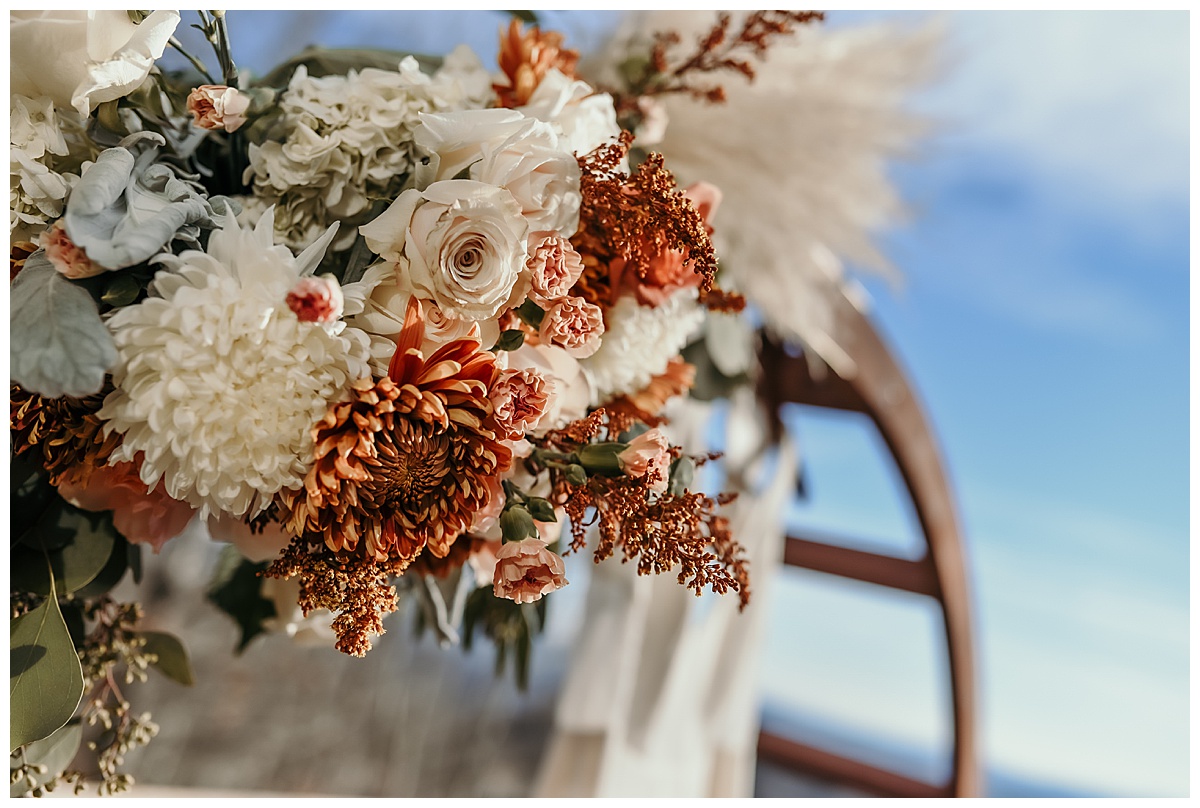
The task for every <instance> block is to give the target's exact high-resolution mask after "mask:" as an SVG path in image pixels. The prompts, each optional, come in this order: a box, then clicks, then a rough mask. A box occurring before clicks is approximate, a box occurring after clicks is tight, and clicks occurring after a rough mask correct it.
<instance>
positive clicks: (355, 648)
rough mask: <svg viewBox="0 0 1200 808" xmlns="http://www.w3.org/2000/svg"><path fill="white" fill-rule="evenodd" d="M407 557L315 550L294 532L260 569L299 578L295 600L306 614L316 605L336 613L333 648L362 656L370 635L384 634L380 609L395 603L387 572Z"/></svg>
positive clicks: (390, 609) (392, 607) (385, 610)
mask: <svg viewBox="0 0 1200 808" xmlns="http://www.w3.org/2000/svg"><path fill="white" fill-rule="evenodd" d="M405 566H407V562H387V561H385V562H375V561H373V560H370V559H368V558H364V557H362V556H348V557H345V558H343V557H340V556H339V555H338V554H336V553H332V552H329V551H313V550H312V549H311V548H310V539H308V538H303V537H301V538H297V539H294V540H293V541H292V542H291V544H289V545H288V546H287V549H285V550H284V551H283V553H282V555H280V557H279V558H278V559H276V560H275V562H274V563H272V564H271V566H270V567H268V568H267V569H266V570H264V571H263V573H262V574H263V575H264V576H265V577H267V578H281V579H286V578H292V577H296V576H299V578H300V598H299V601H298V603H299V605H300V608H301V609H302V610H303V611H304V614H305V615H307V614H308V613H309V612H311V611H313V610H315V609H328V610H329V611H331V612H334V613H335V614H337V617H335V618H334V620H333V630H334V633H336V634H337V638H338V639H337V643H336V646H335V647H336V648H337V649H338V650H339V651H341V652H342V653H344V654H349V655H350V656H356V657H362V656H366V654H367V652H368V651H370V650H371V637H373V636H379V635H382V634H383V633H384V632H385V631H386V629H384V627H383V618H384V615H387V614H391V613H392V612H394V611H396V608H397V595H396V588H395V587H394V586H392V585H391V584H390V583H388V578H389V576H392V575H398V574H400V573H401V572H403V571H404V567H405Z"/></svg>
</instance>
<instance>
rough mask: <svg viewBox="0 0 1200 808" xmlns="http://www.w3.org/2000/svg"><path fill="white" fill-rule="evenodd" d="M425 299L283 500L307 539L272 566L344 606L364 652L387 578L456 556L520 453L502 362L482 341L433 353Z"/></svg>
mask: <svg viewBox="0 0 1200 808" xmlns="http://www.w3.org/2000/svg"><path fill="white" fill-rule="evenodd" d="M424 333H425V322H424V317H423V314H422V310H421V304H420V303H419V302H418V301H417V300H416V299H415V298H414V299H412V300H411V301H410V302H409V305H408V309H407V311H406V315H405V323H404V328H403V330H402V331H401V333H400V336H399V340H398V343H397V347H396V353H395V355H394V357H393V359H392V362H391V365H390V367H389V371H388V375H387V376H386V377H384V378H382V379H379V380H377V381H376V380H373V379H362V380H360V381H358V382H356V383H355V384H354V385H352V387H351V389H350V396H349V399H348V400H346V401H341V402H338V403H337V404H334V405H333V406H332V407H330V409H329V411H328V412H327V413H326V414H325V417H324V418H323V419H321V421H320V422H318V423H317V424H316V426H314V427H313V457H314V463H313V466H312V469H311V470H310V471H309V474H308V476H307V478H306V479H305V485H304V488H303V489H301V490H296V491H284V492H281V494H280V495H279V497H278V503H279V507H280V511H281V521H282V522H283V524H284V526H285V528H286V529H287V530H288V531H289V532H291V533H292V534H293V535H295V536H296V537H297V538H296V539H295V540H293V542H292V543H291V545H290V546H289V547H288V549H287V551H286V552H285V554H284V555H283V557H281V558H280V560H279V561H277V562H276V563H275V564H274V565H273V566H272V567H271V568H270V569H268V570H267V573H266V574H268V575H270V576H272V577H284V578H287V577H291V576H293V575H299V576H300V577H301V601H300V605H301V606H302V607H304V608H305V609H306V610H311V609H314V608H325V609H329V610H330V611H334V612H340V613H341V614H340V615H339V616H338V617H337V618H336V619H335V621H334V629H335V631H337V632H338V636H339V639H338V646H337V647H338V648H339V649H340V650H342V651H345V652H346V653H349V654H353V655H355V656H362V655H363V654H364V653H366V651H367V650H369V649H370V647H371V644H370V640H369V637H370V636H371V635H372V634H381V633H382V632H383V627H382V616H383V615H384V614H386V613H388V612H390V611H394V610H395V608H396V603H395V591H394V590H393V589H392V588H391V587H390V586H389V585H388V584H387V576H389V575H398V574H401V573H402V572H404V570H405V569H406V568H407V567H408V566H409V565H410V564H411V563H412V562H413V561H414V560H415V559H416V558H417V557H418V555H419V554H421V553H423V552H428V553H431V554H432V555H433V556H435V557H437V558H444V557H446V556H447V555H448V554H450V552H451V550H452V547H453V545H454V543H455V541H456V539H458V537H459V536H460V535H461V534H462V533H463V531H465V530H466V529H467V527H468V526H469V525H470V523H471V520H472V518H473V516H474V514H475V512H476V511H479V510H482V509H483V508H484V507H485V506H486V505H487V504H488V502H489V498H490V497H491V496H492V493H491V491H492V489H491V487H489V486H488V484H487V482H488V480H489V479H492V478H495V477H496V476H497V475H498V474H500V473H501V472H503V471H505V470H507V469H508V467H509V466H510V465H511V463H512V452H511V451H510V449H509V448H508V447H507V446H506V445H505V444H504V443H503V441H502V436H501V434H500V431H499V430H498V428H497V427H496V424H495V422H494V420H493V418H492V404H491V401H490V400H489V397H488V392H489V390H490V389H491V387H492V386H493V385H494V383H495V380H496V377H497V376H498V374H499V372H500V371H499V369H498V368H497V366H496V357H495V355H494V354H492V353H490V352H488V351H485V350H481V346H480V343H479V341H478V339H476V338H474V337H469V338H464V339H458V340H454V341H451V342H448V343H446V344H445V345H442V346H441V347H439V348H437V349H436V350H435V351H434V352H433V353H432V354H431V355H430V356H428V357H426V356H425V355H424V354H423V353H422V351H421V348H420V346H421V344H422V341H423V339H424Z"/></svg>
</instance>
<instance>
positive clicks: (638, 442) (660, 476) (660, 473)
mask: <svg viewBox="0 0 1200 808" xmlns="http://www.w3.org/2000/svg"><path fill="white" fill-rule="evenodd" d="M670 448H671V446H670V444H669V443H667V439H666V437H665V436H664V435H663V433H662V432H661V431H659V430H658V429H657V428H655V429H651V430H649V431H647V432H643V433H642V434H640V435H638V436H637V437H636V438H634V439H633V440H632V441H630V442H629V448H627V449H626V450H625V451H623V452H621V453H620V454H619V455H617V461H618V462H619V463H620V464H621V470H622V471H624V472H625V474H626V475H627V476H629V477H635V478H641V477H645V476H647V475H649V476H650V477H651V478H652V481H651V484H650V490H651V491H655V492H657V493H659V494H662V493H665V492H666V490H667V477H668V474H669V472H670V468H671V452H670Z"/></svg>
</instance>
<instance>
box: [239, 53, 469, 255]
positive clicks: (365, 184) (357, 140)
mask: <svg viewBox="0 0 1200 808" xmlns="http://www.w3.org/2000/svg"><path fill="white" fill-rule="evenodd" d="M454 56H455V58H454V59H453V60H451V61H450V62H448V63H447V64H446V65H445V66H444V67H443V69H442V70H440V71H438V72H437V73H435V74H434V75H432V76H430V75H426V74H425V73H422V72H421V70H420V67H419V66H418V64H417V60H416V59H414V58H412V57H408V58H406V59H404V61H403V62H401V63H400V66H399V69H398V70H395V71H391V70H379V69H376V68H366V69H364V70H361V71H354V70H351V71H350V72H349V73H347V74H346V75H344V76H339V75H331V76H322V77H317V78H314V77H311V76H309V75H308V72H307V70H305V68H304V67H303V66H301V67H299V68H297V69H296V72H295V74H294V75H293V76H292V80H291V82H290V83H289V84H288V89H287V90H286V91H285V92H284V93H283V95H282V96H281V97H280V99H279V107H280V109H281V110H282V111H283V120H284V130H285V131H286V132H287V136H286V138H285V139H284V140H283V141H282V142H278V141H267V142H266V143H263V144H262V145H253V144H252V145H251V146H250V150H249V157H250V165H249V167H248V168H247V169H246V174H245V181H246V182H251V183H252V185H253V189H254V194H255V195H256V196H258V197H260V198H261V199H263V200H265V201H266V204H274V205H276V212H275V229H276V230H277V231H278V232H279V234H280V235H281V236H283V238H284V240H285V242H286V243H287V244H288V245H289V246H291V247H293V248H298V247H299V246H300V245H302V244H308V243H310V242H311V241H312V240H313V238H315V237H316V236H317V235H319V234H320V233H321V232H322V231H324V229H325V228H326V227H327V226H329V225H330V224H332V223H333V222H335V221H341V222H343V223H345V224H347V225H355V224H362V223H363V221H365V217H366V214H367V213H368V211H369V209H370V206H371V200H372V199H374V198H379V197H384V196H386V197H389V198H390V197H392V196H395V194H396V192H397V191H398V190H399V188H398V187H395V186H396V181H397V178H400V177H401V176H402V175H404V174H406V173H407V172H409V171H410V170H411V169H412V167H413V148H414V147H413V130H414V129H415V128H416V127H417V126H418V125H419V123H420V118H419V116H420V114H421V113H422V112H444V111H447V110H456V109H465V108H471V107H477V106H486V104H487V103H488V102H489V101H490V98H491V95H490V88H488V90H487V93H486V94H485V93H484V92H482V91H481V86H482V85H481V82H482V81H483V80H486V78H487V72H486V71H485V70H483V66H482V65H481V64H480V62H479V59H478V58H477V57H475V56H474V54H472V53H471V52H470V51H469V50H462V49H460V50H456V51H455V54H454ZM355 234H356V232H355V230H354V228H353V227H346V228H345V230H344V232H343V233H342V235H341V237H340V238H339V240H338V242H336V243H335V245H334V247H335V249H344V248H345V247H348V246H350V244H351V243H352V242H353V240H354V236H355Z"/></svg>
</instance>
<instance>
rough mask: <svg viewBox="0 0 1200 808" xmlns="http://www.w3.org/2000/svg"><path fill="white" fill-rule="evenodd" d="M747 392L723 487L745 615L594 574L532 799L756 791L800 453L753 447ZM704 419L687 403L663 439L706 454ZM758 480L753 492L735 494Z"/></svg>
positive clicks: (646, 582)
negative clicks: (778, 576)
mask: <svg viewBox="0 0 1200 808" xmlns="http://www.w3.org/2000/svg"><path fill="white" fill-rule="evenodd" d="M743 392H744V393H745V394H746V395H744V396H740V397H739V398H738V399H737V400H735V402H734V403H733V406H732V408H731V410H730V415H729V419H728V421H727V435H728V441H727V445H728V451H727V455H726V458H725V461H724V462H725V463H726V471H727V473H728V479H727V481H726V483H725V485H724V486H723V487H724V488H725V489H731V490H738V491H739V492H740V496H739V498H738V500H737V501H735V502H734V503H733V504H732V505H730V506H727V513H728V514H729V516H730V521H731V524H732V526H733V529H734V535H735V537H736V538H737V540H738V541H739V542H740V543H741V544H742V545H743V546H745V547H746V549H747V554H748V556H749V559H750V572H751V581H752V593H753V597H752V599H751V602H750V605H749V606H748V607H747V608H746V609H745V611H743V612H741V613H739V612H738V608H737V607H738V600H737V597H736V596H735V595H734V594H732V593H729V594H727V595H725V596H717V595H713V594H711V593H706V594H705V595H704V597H700V598H697V597H696V596H695V595H694V594H693V593H692V592H691V591H689V590H687V589H685V588H683V587H682V586H680V585H679V583H678V582H677V581H676V580H675V577H674V576H673V575H669V574H668V575H653V576H638V575H637V572H636V569H635V567H634V566H633V565H632V564H621V563H620V562H619V561H616V560H614V559H610V560H609V561H608V562H605V563H603V564H600V565H598V566H597V567H596V569H595V571H594V573H593V575H592V580H591V584H590V588H589V591H588V597H587V605H586V609H585V615H586V616H585V618H584V624H583V627H582V630H581V635H580V638H579V642H578V645H577V647H576V651H575V654H574V656H573V658H572V662H571V667H570V669H569V670H568V673H567V677H566V680H565V684H564V687H563V691H562V694H561V696H560V698H559V704H558V709H557V714H556V718H555V729H554V732H553V735H552V737H551V740H550V743H549V746H548V749H547V753H546V756H545V758H544V760H543V762H542V767H541V771H540V775H539V777H538V781H537V783H536V785H535V791H534V793H535V795H536V796H540V797H622V796H645V797H656V796H673V797H707V796H712V797H748V796H751V795H752V794H753V788H754V763H755V747H756V742H757V737H758V727H759V714H758V713H759V706H758V698H757V688H756V679H757V669H758V668H757V666H758V660H759V656H760V646H761V643H762V638H763V634H764V627H765V620H766V617H767V614H766V609H767V606H768V604H769V590H770V587H771V583H772V579H773V578H774V575H775V573H776V571H777V569H778V566H779V564H780V562H781V560H782V556H783V537H784V527H783V523H784V514H785V508H786V505H787V503H788V502H789V501H790V499H791V496H792V493H793V492H794V490H795V484H796V455H795V450H794V449H793V447H792V445H791V444H790V443H789V442H786V441H785V442H784V443H783V444H781V445H780V446H779V447H778V448H777V449H773V450H771V451H770V452H761V451H759V450H758V447H759V446H760V445H761V428H760V424H759V421H758V419H757V417H756V415H757V413H756V410H755V407H756V404H755V401H754V399H753V396H752V395H751V394H750V391H748V390H747V391H743ZM709 414H710V413H709V407H708V406H707V405H703V404H700V403H698V402H687V403H686V405H685V407H684V408H683V409H682V411H680V412H677V413H675V415H674V417H673V419H672V427H673V429H672V438H673V439H674V440H675V441H676V442H679V443H682V444H683V445H684V446H685V448H688V449H689V450H693V451H695V450H697V449H698V447H699V446H702V445H706V443H707V442H706V441H704V438H705V436H706V432H707V430H708V428H709V422H710V418H709ZM735 471H736V472H741V473H740V474H736V473H732V472H735ZM756 478H760V479H758V483H759V484H758V485H757V486H753V490H750V489H751V486H749V485H746V484H742V485H738V484H737V483H736V481H737V480H738V479H742V480H755V479H756Z"/></svg>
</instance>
